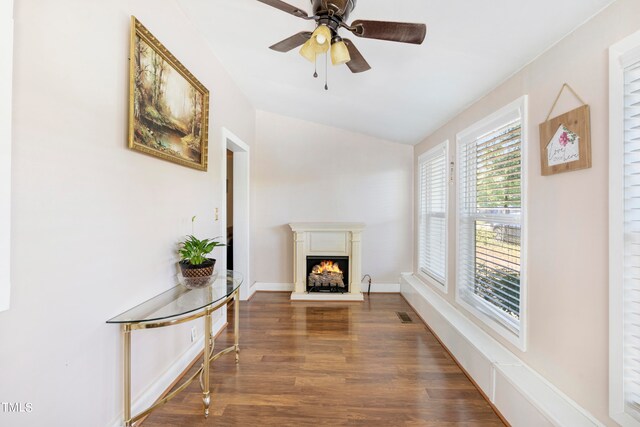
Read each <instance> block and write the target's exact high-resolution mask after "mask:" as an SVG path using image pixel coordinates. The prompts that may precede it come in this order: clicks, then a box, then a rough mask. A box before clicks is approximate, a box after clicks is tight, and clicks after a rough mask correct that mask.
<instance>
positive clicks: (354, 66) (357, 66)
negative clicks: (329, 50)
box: [342, 39, 371, 73]
mask: <svg viewBox="0 0 640 427" xmlns="http://www.w3.org/2000/svg"><path fill="white" fill-rule="evenodd" d="M342 41H343V42H344V43H345V44H346V45H347V49H348V50H349V56H350V57H351V61H349V62H347V67H349V69H350V70H351V72H352V73H362V72H364V71H367V70H370V69H371V65H369V63H368V62H367V61H366V59H364V57H363V56H362V54H361V53H360V51H359V50H358V49H356V46H355V45H354V44H353V42H352V41H351V40H349V39H342Z"/></svg>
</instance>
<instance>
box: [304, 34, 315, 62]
mask: <svg viewBox="0 0 640 427" xmlns="http://www.w3.org/2000/svg"><path fill="white" fill-rule="evenodd" d="M300 55H302V56H303V57H304V58H305V59H307V60H308V61H309V62H315V61H316V50H315V49H314V47H313V46H312V43H311V39H309V40H307V41H306V42H305V44H303V45H302V47H301V48H300Z"/></svg>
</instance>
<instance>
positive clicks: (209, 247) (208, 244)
mask: <svg viewBox="0 0 640 427" xmlns="http://www.w3.org/2000/svg"><path fill="white" fill-rule="evenodd" d="M216 246H226V245H225V244H224V243H220V242H218V241H217V240H216V239H202V240H200V239H197V238H196V237H195V236H193V235H189V236H187V238H186V239H185V240H184V241H182V242H180V249H179V250H178V254H179V255H180V260H181V261H184V262H186V263H189V264H191V265H200V264H203V263H204V262H205V261H206V260H207V255H208V254H210V253H211V251H213V249H214V248H215V247H216Z"/></svg>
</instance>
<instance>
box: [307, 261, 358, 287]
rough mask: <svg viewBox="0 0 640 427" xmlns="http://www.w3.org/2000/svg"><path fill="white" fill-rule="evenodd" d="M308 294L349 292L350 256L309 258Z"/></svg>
mask: <svg viewBox="0 0 640 427" xmlns="http://www.w3.org/2000/svg"><path fill="white" fill-rule="evenodd" d="M306 271H307V292H339V293H341V294H343V293H348V292H349V257H348V256H307V270H306Z"/></svg>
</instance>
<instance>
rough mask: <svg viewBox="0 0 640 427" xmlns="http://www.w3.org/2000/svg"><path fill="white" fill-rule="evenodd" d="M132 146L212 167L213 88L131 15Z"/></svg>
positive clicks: (202, 167)
mask: <svg viewBox="0 0 640 427" xmlns="http://www.w3.org/2000/svg"><path fill="white" fill-rule="evenodd" d="M129 62H130V82H129V91H130V105H129V148H131V149H134V150H137V151H141V152H144V153H146V154H150V155H153V156H156V157H160V158H162V159H165V160H169V161H172V162H175V163H179V164H181V165H184V166H189V167H192V168H195V169H199V170H204V171H206V170H207V142H208V141H207V131H208V129H207V128H208V116H209V91H208V90H207V89H206V88H205V87H204V86H203V85H202V84H201V83H200V82H199V81H198V80H197V79H196V78H195V77H194V76H193V75H192V74H191V73H190V72H189V71H188V70H187V69H186V68H185V67H184V66H183V65H182V64H181V63H180V62H179V61H178V60H177V59H176V58H175V57H174V56H173V55H172V54H171V53H170V52H169V51H168V50H167V49H166V48H165V47H164V46H163V45H162V44H161V43H160V42H159V41H158V40H157V39H156V38H155V37H154V36H153V35H152V34H151V33H150V32H149V31H148V30H147V29H146V28H145V27H144V26H143V25H142V24H141V23H140V22H139V21H138V20H137V19H136V18H135V17H131V52H130V57H129Z"/></svg>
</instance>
